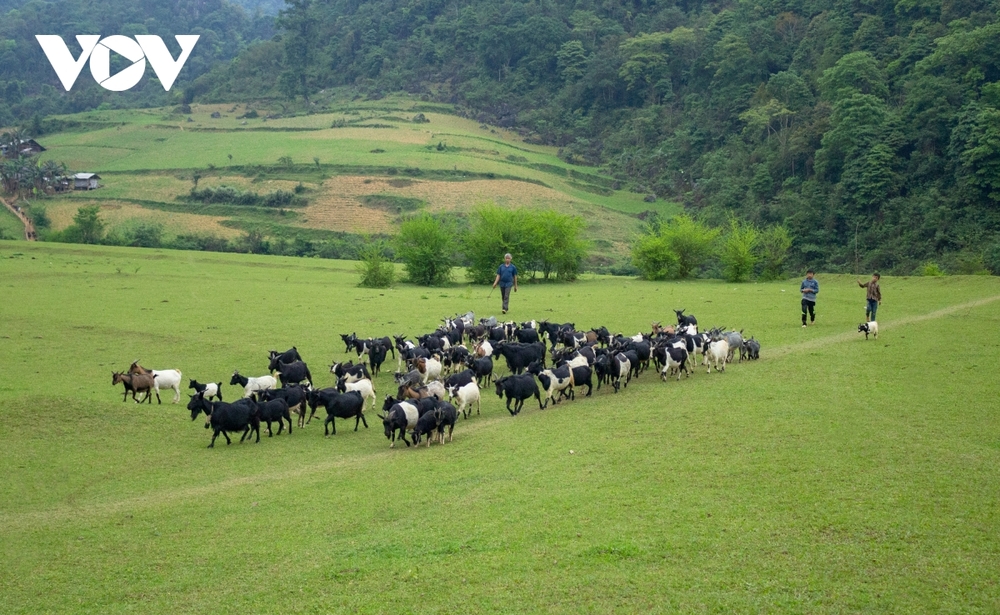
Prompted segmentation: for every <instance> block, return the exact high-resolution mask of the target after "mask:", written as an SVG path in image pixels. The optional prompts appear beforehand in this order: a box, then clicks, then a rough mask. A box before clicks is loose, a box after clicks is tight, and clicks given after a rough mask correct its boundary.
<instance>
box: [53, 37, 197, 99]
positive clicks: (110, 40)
mask: <svg viewBox="0 0 1000 615" xmlns="http://www.w3.org/2000/svg"><path fill="white" fill-rule="evenodd" d="M199 37H200V35H199V34H180V35H175V36H174V39H176V40H177V44H178V45H180V48H181V54H180V56H178V58H177V59H176V60H174V58H173V57H172V56H171V55H170V51H169V50H168V49H167V46H166V44H164V42H163V39H161V38H160V37H159V36H153V35H149V34H137V35H136V36H135V39H134V40H133V39H131V38H129V37H127V36H122V35H119V34H116V35H114V36H106V37H104V38H101V37H100V35H97V34H78V35H77V36H76V41H77V42H78V43H79V44H80V49H82V50H83V51H82V52H81V53H80V57H79V58H75V59H74V58H73V54H71V53H70V51H69V48H68V47H67V46H66V43H65V42H64V41H63V39H62V37H61V36H58V35H55V34H38V35H35V38H36V39H37V40H38V44H39V45H41V46H42V51H44V52H45V57H47V58H48V59H49V64H51V65H52V68H53V69H55V71H56V75H57V76H58V77H59V81H61V82H62V84H63V87H64V88H66V91H67V92H68V91H69V89H70V88H71V87H73V84H74V83H76V78H77V77H78V76H79V75H80V71H81V70H83V64H84V62H86V61H87V59H88V58H89V59H90V74H91V75H93V76H94V80H95V81H97V83H98V84H99V85H100V86H101V87H102V88H104V89H105V90H111V91H112V92H124V91H125V90H127V89H129V88H131V87H133V86H135V84H137V83H139V81H140V80H141V79H142V76H143V74H145V72H146V60H149V63H150V65H151V66H152V67H153V72H155V73H156V76H157V78H158V79H159V80H160V83H162V84H163V89H164V90H167V91H170V87H171V86H172V85H173V84H174V80H175V79H177V75H178V74H179V73H180V72H181V68H183V67H184V62H186V61H187V59H188V56H190V55H191V50H192V49H194V45H195V43H197V42H198V38H199ZM112 51H114V52H115V53H117V54H119V55H121V56H122V57H124V58H126V59H127V60H129V61H131V62H132V65H131V66H129V67H128V68H125V69H123V70H121V71H119V72H118V73H116V74H114V75H111V74H109V73H110V72H111V52H112Z"/></svg>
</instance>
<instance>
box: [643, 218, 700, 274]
mask: <svg viewBox="0 0 1000 615" xmlns="http://www.w3.org/2000/svg"><path fill="white" fill-rule="evenodd" d="M718 236H719V231H718V229H711V228H708V227H707V226H705V225H703V224H701V223H700V222H697V221H695V220H693V219H691V218H690V217H688V216H685V215H680V216H675V217H674V218H672V219H670V221H669V222H667V223H666V224H663V223H661V222H660V220H659V216H652V217H651V219H650V220H649V222H648V229H647V231H646V232H645V233H644V234H643V235H641V236H640V237H639V239H638V240H637V241H636V243H635V244H634V245H633V247H632V263H633V264H634V265H635V266H636V267H637V268H638V269H639V270H640V271H641V272H642V277H644V278H646V279H647V280H664V279H673V278H687V277H690V276H691V275H693V274H695V273H696V272H697V270H698V269H700V268H701V267H702V266H703V265H704V264H705V263H706V262H707V261H708V259H709V257H710V256H711V255H712V244H713V243H714V242H715V239H716V237H718Z"/></svg>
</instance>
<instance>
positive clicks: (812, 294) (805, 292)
mask: <svg viewBox="0 0 1000 615" xmlns="http://www.w3.org/2000/svg"><path fill="white" fill-rule="evenodd" d="M815 275H816V272H815V271H813V270H812V269H810V270H809V271H807V272H806V279H804V280H802V286H800V287H799V290H801V291H802V326H803V327H804V326H806V310H808V311H809V318H810V320H809V322H810V323H812V324H816V312H815V308H816V294H817V293H819V282H817V281H816V280H815V278H814V276H815Z"/></svg>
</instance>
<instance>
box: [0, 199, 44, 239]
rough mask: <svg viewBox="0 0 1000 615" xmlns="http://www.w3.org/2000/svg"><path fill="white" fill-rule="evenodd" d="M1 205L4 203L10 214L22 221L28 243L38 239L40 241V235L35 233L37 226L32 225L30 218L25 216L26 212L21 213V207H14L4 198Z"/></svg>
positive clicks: (0, 201)
mask: <svg viewBox="0 0 1000 615" xmlns="http://www.w3.org/2000/svg"><path fill="white" fill-rule="evenodd" d="M0 203H3V204H4V207H6V208H7V209H9V210H10V213H12V214H14V215H15V216H17V217H18V219H19V220H20V221H21V224H23V225H24V238H25V239H27V240H28V241H35V240H36V239H38V234H37V233H35V225H34V224H32V223H31V220H29V219H28V216H26V215H24V212H23V211H21V208H20V207H14V206H13V205H11V204H10V203H8V202H7V200H6V199H4V198H0Z"/></svg>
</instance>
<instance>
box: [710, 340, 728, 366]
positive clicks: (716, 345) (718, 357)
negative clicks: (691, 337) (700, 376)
mask: <svg viewBox="0 0 1000 615" xmlns="http://www.w3.org/2000/svg"><path fill="white" fill-rule="evenodd" d="M706 346H707V347H708V348H707V350H706V351H705V360H706V361H707V362H708V373H709V374H711V373H712V364H713V363H715V370H716V371H719V372H724V371H726V359H727V358H728V357H729V342H727V341H726V340H714V341H711V342H708V343H707V344H706ZM720 365H721V366H722V367H719V366H720Z"/></svg>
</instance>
